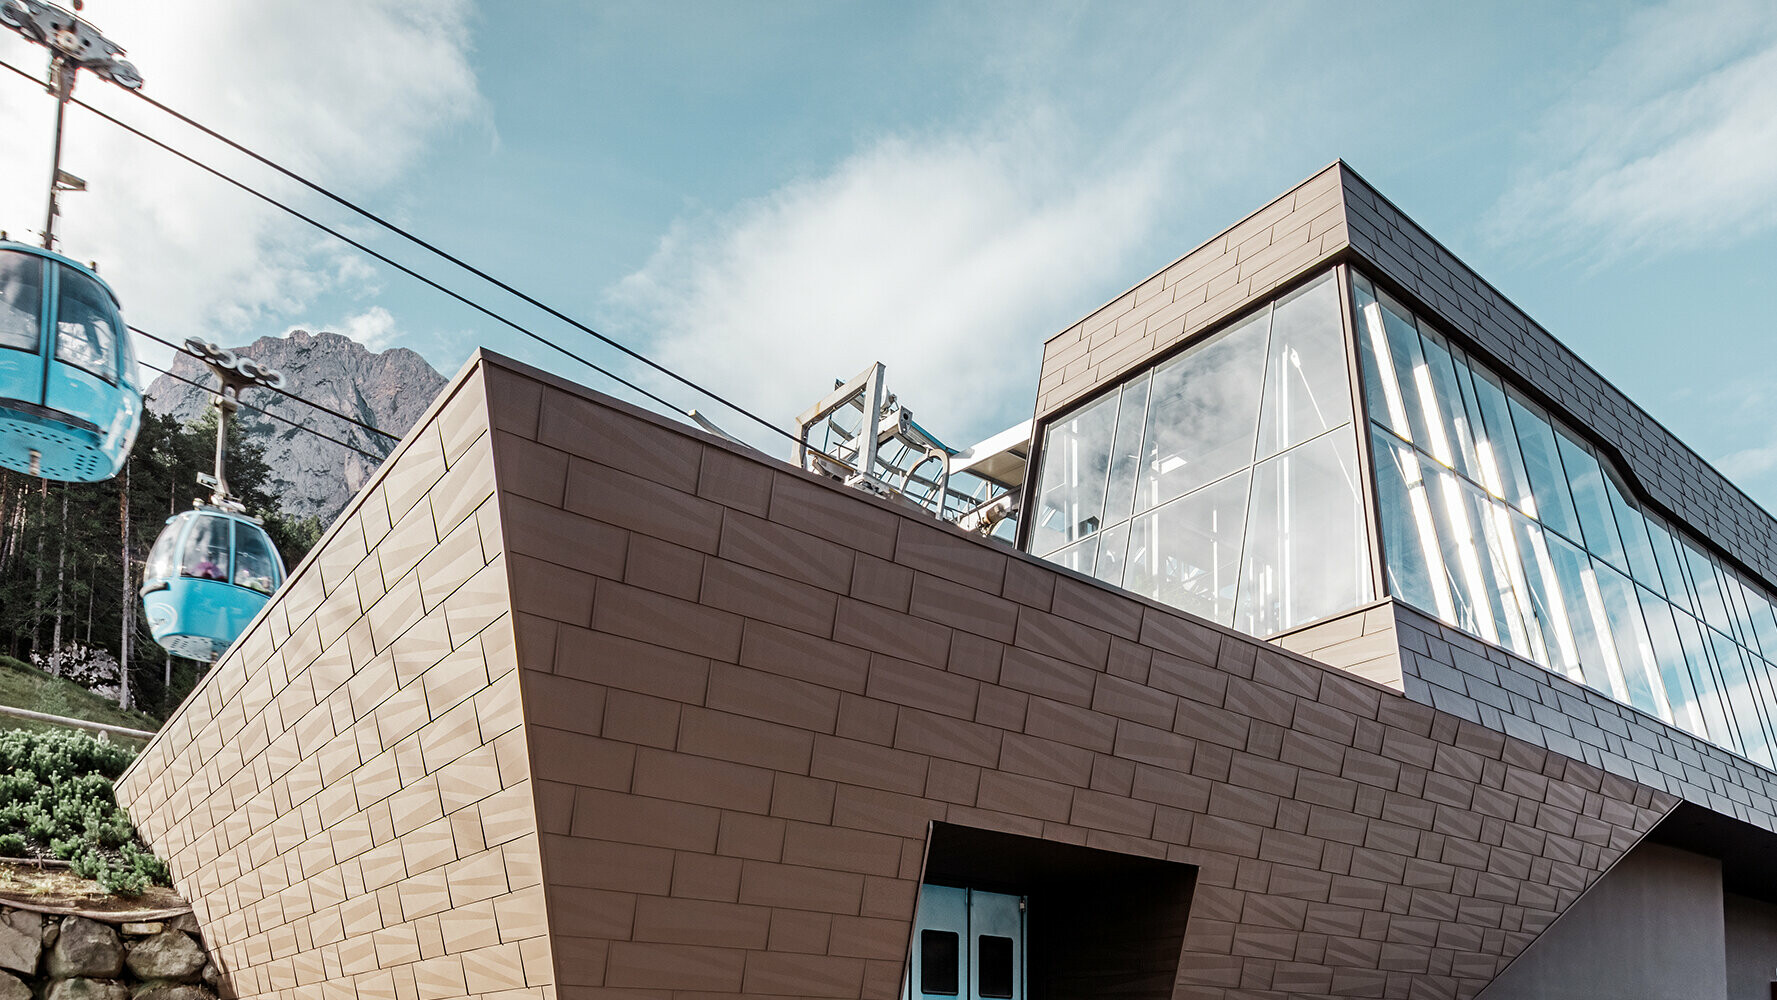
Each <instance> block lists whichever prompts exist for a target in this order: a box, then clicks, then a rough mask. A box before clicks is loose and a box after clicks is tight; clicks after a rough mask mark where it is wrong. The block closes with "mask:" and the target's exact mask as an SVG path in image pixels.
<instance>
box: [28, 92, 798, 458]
mask: <svg viewBox="0 0 1777 1000" xmlns="http://www.w3.org/2000/svg"><path fill="white" fill-rule="evenodd" d="M9 68H10V67H9ZM15 72H16V70H15ZM129 93H131V94H132V95H134V96H135V97H137V98H139V99H141V100H142V101H145V102H147V103H148V104H149V105H150V106H152V107H154V108H156V109H158V110H160V111H162V112H165V113H166V114H169V115H171V116H173V117H174V118H177V119H178V120H179V121H181V122H183V123H185V124H186V125H189V126H191V127H192V128H194V129H197V130H198V131H199V132H202V133H203V134H205V135H207V136H209V137H210V138H212V139H215V140H216V141H218V142H220V143H223V144H224V145H226V146H228V147H229V148H230V149H233V150H235V151H236V152H239V153H242V154H244V155H246V156H248V157H251V158H252V159H254V160H257V161H258V162H260V163H262V164H264V165H265V166H267V167H270V168H271V169H273V170H275V171H277V172H278V173H280V174H283V175H284V176H285V177H288V178H289V179H291V180H293V181H295V182H296V183H298V184H301V185H302V186H304V187H306V188H308V189H309V190H311V191H314V192H315V193H316V194H319V195H321V196H322V197H324V198H326V199H328V200H329V201H332V202H334V203H336V204H338V205H340V206H342V207H344V208H346V209H349V210H350V211H352V212H355V213H357V214H358V215H360V216H362V217H363V218H365V219H368V220H370V221H371V222H374V223H376V224H377V225H379V226H381V227H382V228H384V229H386V230H388V231H389V232H391V233H394V234H395V235H397V236H400V237H401V238H402V239H404V240H407V241H408V242H409V243H412V244H414V245H416V246H419V247H423V248H424V249H426V250H428V251H430V252H431V253H433V254H435V255H437V256H439V257H442V258H443V259H445V260H447V261H449V262H450V263H452V264H455V265H456V266H457V267H459V268H462V269H463V270H465V271H468V272H469V273H470V274H473V275H475V276H476V277H477V278H480V279H481V280H483V281H485V282H487V283H488V284H490V285H493V286H494V287H496V288H499V289H500V290H501V291H504V292H506V293H507V294H509V295H512V296H515V297H516V298H518V299H521V300H523V301H524V302H526V303H528V304H530V305H532V306H535V307H536V308H538V309H541V310H542V311H544V312H546V313H548V314H549V315H551V316H553V317H555V318H556V319H559V320H561V321H562V322H564V323H566V324H568V325H569V326H572V327H574V328H575V329H577V330H579V331H580V332H582V333H585V334H587V335H589V336H591V337H594V338H596V339H597V340H599V341H600V342H602V343H604V344H605V345H606V346H608V347H611V348H613V349H615V350H617V351H620V352H622V353H623V354H626V355H628V356H629V357H631V358H634V359H635V360H637V361H640V362H641V363H642V364H644V365H647V366H648V367H650V368H652V369H654V370H655V371H657V372H660V373H661V374H663V375H666V376H668V377H669V378H672V379H674V380H675V381H678V382H680V383H682V384H684V385H686V386H688V387H690V388H691V389H693V390H696V391H697V392H700V393H702V394H703V395H705V396H707V397H709V398H710V399H713V400H715V401H716V402H718V403H721V404H722V405H723V406H726V407H727V408H729V409H730V410H733V411H734V412H735V413H738V414H740V415H741V416H743V417H746V418H747V419H749V420H752V421H754V422H755V423H758V424H759V425H760V426H762V427H766V428H769V429H770V430H773V431H776V432H777V433H779V434H781V435H783V436H784V437H786V438H789V439H790V440H791V441H792V442H797V439H796V436H795V435H793V434H791V433H790V432H789V431H786V430H784V429H783V428H782V427H779V426H778V425H777V424H775V423H773V422H771V421H770V420H767V419H766V418H764V417H761V416H759V415H758V414H756V413H753V412H752V411H751V410H748V409H746V408H745V407H743V406H741V405H740V404H738V403H734V402H730V401H729V400H727V399H724V398H723V397H721V396H719V395H717V394H716V393H715V392H713V391H711V390H709V389H706V388H704V387H703V386H701V385H699V384H697V383H696V382H693V381H691V380H690V379H689V378H686V377H685V376H683V375H680V374H679V373H678V372H676V371H673V370H672V369H671V368H668V367H666V366H665V365H663V364H661V363H659V362H658V361H655V360H654V359H652V358H649V357H647V356H646V355H644V354H642V353H640V352H639V351H636V350H634V349H632V348H630V347H627V346H625V345H624V344H622V343H620V342H618V341H616V340H613V339H612V338H611V337H609V336H606V335H605V334H602V333H600V332H598V331H597V330H594V329H593V328H592V327H590V326H587V325H586V324H585V323H582V322H580V321H579V320H577V319H575V318H574V317H572V316H569V315H567V314H566V313H564V312H562V311H561V310H559V309H556V308H555V307H553V306H551V305H549V304H548V303H546V302H543V301H541V300H539V299H537V298H535V297H533V296H531V295H529V294H527V293H525V292H524V291H521V290H520V289H518V288H515V287H514V286H512V285H511V284H508V283H507V282H505V281H502V280H500V279H499V278H496V277H494V276H493V275H492V274H489V273H488V272H486V271H484V270H482V269H481V268H479V267H476V266H475V265H474V264H471V263H469V262H468V261H466V260H463V259H462V258H460V257H458V256H456V255H455V254H453V253H451V252H449V251H448V250H445V249H443V248H442V247H439V246H438V245H436V244H434V243H431V242H430V241H428V240H425V239H422V238H420V237H419V236H416V235H415V234H413V233H412V232H409V231H408V230H406V229H404V228H402V227H401V226H398V225H396V224H395V223H393V222H390V221H389V220H388V219H385V218H383V217H382V216H380V215H377V214H376V213H375V212H372V211H370V210H369V209H367V208H364V207H363V206H361V205H359V204H357V203H356V202H353V201H351V200H350V199H347V198H345V197H344V196H342V195H338V194H335V193H334V192H332V191H330V190H328V189H327V188H325V187H323V186H322V185H320V184H318V183H316V182H315V181H311V180H309V179H308V178H306V177H304V176H302V175H301V174H298V173H296V172H295V171H293V170H291V169H289V168H288V167H285V166H284V165H283V164H281V163H278V162H277V161H275V160H273V159H271V158H269V157H267V156H264V155H262V154H260V153H258V152H256V151H254V150H252V149H250V148H248V147H246V146H244V145H242V144H241V143H239V142H236V141H235V140H233V139H230V138H229V137H228V136H226V135H223V134H222V133H220V132H218V131H216V130H215V129H213V128H210V127H209V126H208V125H205V124H204V123H202V122H200V121H197V120H195V119H193V118H192V117H190V116H189V115H186V114H183V113H181V112H180V111H178V110H176V109H174V108H171V107H168V106H167V105H165V104H162V103H161V102H160V101H157V100H155V99H154V98H152V97H150V96H148V95H147V94H144V93H143V92H142V91H140V90H132V91H130V92H129ZM75 103H76V104H80V101H78V100H76V101H75ZM82 107H88V106H87V105H82ZM88 110H92V109H91V108H90V107H88ZM674 409H678V411H679V412H680V413H686V412H688V411H686V410H683V409H680V408H678V407H675V408H674ZM798 443H799V442H798Z"/></svg>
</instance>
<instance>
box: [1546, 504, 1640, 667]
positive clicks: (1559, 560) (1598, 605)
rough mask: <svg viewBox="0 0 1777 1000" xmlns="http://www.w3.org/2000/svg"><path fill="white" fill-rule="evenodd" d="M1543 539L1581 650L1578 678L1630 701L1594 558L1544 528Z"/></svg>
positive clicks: (1571, 627) (1572, 629)
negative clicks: (1611, 634) (1605, 611)
mask: <svg viewBox="0 0 1777 1000" xmlns="http://www.w3.org/2000/svg"><path fill="white" fill-rule="evenodd" d="M1543 540H1544V541H1545V542H1546V543H1547V544H1548V547H1549V558H1550V561H1551V563H1552V564H1553V565H1554V568H1555V579H1556V581H1557V582H1558V583H1559V584H1560V585H1561V603H1562V606H1563V607H1564V608H1565V609H1566V612H1567V626H1568V629H1569V631H1570V634H1571V635H1572V637H1573V645H1574V649H1575V650H1577V651H1578V654H1579V655H1578V657H1577V659H1578V661H1579V665H1580V676H1579V677H1578V678H1576V680H1579V681H1580V683H1582V684H1585V685H1587V686H1588V687H1592V688H1596V689H1598V690H1599V691H1603V692H1605V693H1607V694H1609V695H1611V696H1612V697H1614V698H1616V699H1617V700H1618V701H1627V700H1628V698H1627V695H1628V690H1627V688H1626V687H1625V686H1624V684H1623V672H1622V670H1621V668H1620V667H1619V666H1618V665H1617V651H1616V646H1615V645H1613V644H1612V643H1611V639H1610V620H1609V619H1608V618H1607V617H1606V616H1605V614H1604V598H1603V597H1602V596H1601V595H1600V594H1599V593H1598V578H1597V577H1596V576H1595V575H1593V573H1592V560H1591V559H1589V558H1587V557H1586V553H1585V552H1584V551H1583V550H1581V549H1580V548H1579V547H1578V546H1576V545H1572V544H1570V543H1569V542H1568V541H1567V540H1566V539H1564V538H1562V537H1561V536H1560V535H1556V534H1553V533H1550V532H1544V533H1543ZM1570 676H1571V675H1570Z"/></svg>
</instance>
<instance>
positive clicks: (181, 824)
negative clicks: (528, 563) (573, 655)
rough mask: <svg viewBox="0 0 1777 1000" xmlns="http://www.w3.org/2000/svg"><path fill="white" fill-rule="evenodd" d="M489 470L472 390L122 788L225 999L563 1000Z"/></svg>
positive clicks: (368, 490)
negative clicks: (211, 961)
mask: <svg viewBox="0 0 1777 1000" xmlns="http://www.w3.org/2000/svg"><path fill="white" fill-rule="evenodd" d="M493 472H494V467H493V458H492V449H491V447H490V441H489V439H488V435H487V417H486V403H485V398H484V394H483V391H482V385H481V380H480V378H479V376H478V375H475V374H473V373H471V375H470V377H468V378H467V379H466V380H460V381H459V382H458V383H456V384H455V385H454V386H453V388H452V389H450V390H447V391H446V392H445V393H444V394H443V395H442V396H441V397H440V401H439V402H438V403H436V404H434V406H433V408H432V410H431V411H430V412H429V414H428V416H427V417H425V418H423V419H422V420H421V422H420V424H419V426H418V427H417V428H416V430H414V431H413V432H412V433H411V434H410V435H409V437H408V438H407V440H406V441H405V442H404V443H403V444H402V445H401V447H400V448H399V449H398V450H397V451H396V453H395V455H394V456H393V457H392V458H391V459H390V460H389V461H388V462H387V463H385V465H384V466H383V468H382V470H381V471H380V472H379V473H378V474H377V475H376V477H375V478H373V479H372V481H371V482H370V483H369V484H368V485H367V486H366V487H365V489H364V491H363V492H362V493H360V494H359V496H358V498H357V499H356V500H354V501H353V503H352V505H351V506H350V507H349V508H348V509H347V511H346V513H345V514H344V515H342V517H341V519H340V520H339V521H338V522H337V523H336V524H335V525H334V526H333V528H332V529H331V530H330V531H329V532H328V533H327V536H326V537H325V538H323V539H322V541H321V542H320V544H319V545H317V546H316V548H315V551H314V552H313V553H312V554H311V555H310V557H309V558H308V559H307V560H305V561H304V563H303V564H302V566H300V567H299V568H298V569H297V570H296V571H295V572H294V573H293V574H292V575H291V578H290V580H289V582H288V583H287V584H285V586H284V588H283V589H282V590H280V591H279V592H278V594H277V596H276V597H275V598H274V599H273V600H272V602H271V603H270V604H269V605H268V606H267V608H266V610H265V611H264V612H263V613H262V614H261V615H260V616H259V618H258V619H257V620H256V621H255V622H254V623H253V624H252V625H251V626H250V627H249V629H248V631H247V632H246V634H245V635H243V637H242V638H241V640H240V642H238V643H237V644H236V645H235V647H234V648H233V649H232V650H231V651H230V652H229V654H228V655H227V656H226V657H224V658H223V660H222V661H221V662H219V663H217V664H216V665H215V666H214V667H213V668H211V670H210V672H209V674H208V675H207V676H206V677H205V678H204V680H203V681H202V683H201V684H200V685H199V687H198V688H197V690H196V691H195V692H193V693H192V695H191V697H190V698H188V699H187V700H186V702H185V704H184V705H182V706H181V707H180V709H179V711H178V712H177V713H175V715H174V716H173V718H171V719H169V720H168V721H167V723H166V725H165V726H164V727H162V729H161V731H160V734H159V735H158V736H157V737H156V738H155V740H154V741H153V742H152V743H151V744H149V746H148V747H147V749H145V750H144V751H143V753H142V756H141V757H139V758H138V759H137V760H136V762H135V763H134V764H133V765H132V766H131V767H130V769H129V771H127V772H126V773H125V774H124V775H123V777H122V779H121V780H120V781H119V782H118V784H117V794H118V801H119V802H120V803H121V804H122V805H123V806H124V807H125V808H126V809H128V810H129V813H130V816H131V818H132V819H133V820H134V821H135V824H136V827H137V829H138V830H139V831H141V833H142V835H143V837H144V838H146V839H147V841H148V842H149V843H150V844H151V845H153V847H154V849H155V851H156V853H157V854H159V855H160V856H161V857H163V858H166V859H167V861H168V862H169V864H170V866H171V868H172V873H173V879H174V884H175V885H176V886H177V887H178V889H179V891H180V893H181V894H182V895H184V896H185V898H187V899H189V900H190V901H191V903H192V906H193V909H194V912H195V914H196V916H197V918H198V919H199V921H200V922H201V923H202V925H203V931H204V936H205V939H206V940H207V941H208V942H209V944H210V946H211V951H212V954H213V956H214V958H215V961H216V963H217V965H218V966H219V967H220V968H221V971H222V974H223V989H224V993H225V995H228V996H235V997H274V996H275V997H278V998H280V1000H296V998H317V1000H318V998H325V1000H341V998H348V997H359V998H363V1000H449V998H454V997H471V996H487V997H492V996H499V997H502V998H503V1000H522V998H533V1000H547V998H549V997H551V996H552V995H553V987H552V985H551V984H552V983H553V982H554V968H553V963H552V958H551V955H550V951H549V939H548V936H547V934H546V932H545V926H544V918H543V912H544V907H543V896H542V885H541V883H542V875H541V871H540V865H539V858H538V844H537V831H536V813H535V809H534V806H533V803H532V797H531V790H530V782H529V766H530V761H529V756H528V754H527V752H526V748H525V743H524V733H523V717H522V715H521V713H520V711H519V699H518V695H519V683H518V676H517V666H518V664H517V660H516V657H515V654H514V649H513V635H512V620H511V616H510V613H509V611H508V607H507V604H508V602H507V585H506V564H505V557H504V555H503V554H502V551H501V542H500V528H499V513H498V506H497V504H496V503H495V501H494V499H493V493H494V476H493Z"/></svg>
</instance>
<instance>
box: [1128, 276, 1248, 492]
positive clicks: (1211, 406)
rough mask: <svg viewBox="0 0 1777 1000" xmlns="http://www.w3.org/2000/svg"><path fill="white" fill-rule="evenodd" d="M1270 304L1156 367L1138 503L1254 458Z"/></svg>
mask: <svg viewBox="0 0 1777 1000" xmlns="http://www.w3.org/2000/svg"><path fill="white" fill-rule="evenodd" d="M1270 318H1271V317H1270V313H1269V311H1265V312H1261V313H1259V314H1258V315H1256V316H1253V317H1251V318H1250V319H1247V320H1245V321H1243V322H1241V323H1239V324H1237V325H1236V326H1234V327H1233V328H1232V329H1229V330H1227V331H1224V332H1222V333H1219V334H1217V335H1216V336H1214V337H1212V338H1210V339H1209V340H1208V341H1205V342H1204V343H1202V344H1200V345H1198V346H1196V347H1193V348H1191V349H1190V350H1188V351H1186V352H1185V353H1183V354H1181V355H1179V356H1178V357H1176V358H1174V359H1173V360H1171V361H1168V362H1166V363H1165V364H1163V365H1161V366H1160V367H1158V368H1156V369H1154V384H1153V388H1152V390H1151V391H1152V393H1153V396H1152V399H1151V401H1150V402H1149V405H1148V422H1147V433H1146V435H1145V444H1144V446H1143V448H1144V450H1143V467H1142V470H1141V484H1140V486H1139V487H1138V489H1137V493H1136V502H1135V509H1136V511H1137V512H1140V511H1144V510H1149V509H1152V508H1154V507H1157V506H1159V505H1160V504H1163V503H1165V502H1166V501H1168V500H1171V499H1172V498H1173V497H1177V496H1183V495H1184V494H1186V493H1189V492H1191V491H1192V490H1195V489H1197V488H1198V487H1200V486H1203V485H1205V484H1206V483H1211V482H1214V481H1215V480H1217V479H1220V478H1222V477H1223V476H1225V475H1227V474H1228V473H1230V472H1233V471H1234V470H1235V469H1242V468H1246V467H1248V466H1250V465H1252V462H1253V441H1254V435H1255V434H1256V433H1257V431H1258V423H1259V388H1260V385H1261V383H1262V381H1263V379H1264V374H1265V334H1266V331H1267V329H1268V328H1269V326H1270Z"/></svg>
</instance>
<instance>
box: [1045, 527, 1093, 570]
mask: <svg viewBox="0 0 1777 1000" xmlns="http://www.w3.org/2000/svg"><path fill="white" fill-rule="evenodd" d="M1043 558H1044V559H1047V560H1049V561H1050V562H1052V563H1054V564H1055V565H1057V566H1061V567H1064V568H1066V569H1071V570H1073V571H1074V572H1076V573H1084V574H1085V575H1087V576H1091V575H1092V566H1093V562H1094V560H1096V559H1097V558H1098V538H1097V537H1096V536H1094V537H1092V538H1088V539H1086V540H1085V541H1083V542H1078V543H1076V544H1074V545H1070V546H1068V547H1067V548H1065V549H1062V550H1061V551H1060V552H1051V553H1049V554H1048V555H1046V556H1044V557H1043Z"/></svg>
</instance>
